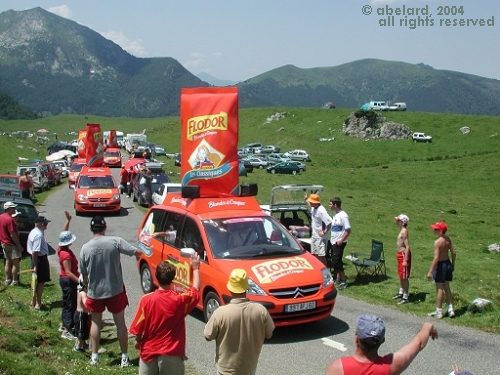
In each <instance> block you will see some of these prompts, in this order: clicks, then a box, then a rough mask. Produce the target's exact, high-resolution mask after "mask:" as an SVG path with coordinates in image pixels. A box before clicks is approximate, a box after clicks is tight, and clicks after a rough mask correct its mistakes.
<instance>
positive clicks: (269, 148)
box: [260, 145, 280, 154]
mask: <svg viewBox="0 0 500 375" xmlns="http://www.w3.org/2000/svg"><path fill="white" fill-rule="evenodd" d="M260 151H261V152H262V153H265V154H270V153H279V152H280V147H279V146H275V145H267V146H264V147H262V148H261V150H260Z"/></svg>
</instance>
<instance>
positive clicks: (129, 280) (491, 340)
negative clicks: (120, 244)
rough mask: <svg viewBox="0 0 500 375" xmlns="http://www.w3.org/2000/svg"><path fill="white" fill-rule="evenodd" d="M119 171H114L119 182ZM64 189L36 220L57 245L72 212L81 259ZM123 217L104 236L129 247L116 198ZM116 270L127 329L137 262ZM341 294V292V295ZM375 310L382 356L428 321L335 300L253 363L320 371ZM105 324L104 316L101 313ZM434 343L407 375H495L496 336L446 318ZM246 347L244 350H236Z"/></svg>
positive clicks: (128, 211)
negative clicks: (328, 310) (458, 374)
mask: <svg viewBox="0 0 500 375" xmlns="http://www.w3.org/2000/svg"><path fill="white" fill-rule="evenodd" d="M118 173H119V170H118V169H115V170H114V174H115V176H116V177H118ZM63 182H64V184H65V185H64V186H63V187H61V188H59V189H58V190H57V191H55V190H54V193H53V194H52V195H51V196H50V197H49V198H48V199H47V201H46V205H45V206H41V207H39V210H40V212H41V214H42V215H45V216H47V218H48V219H50V220H52V222H51V223H50V224H49V226H48V229H47V232H46V238H47V240H48V242H49V244H51V245H52V246H53V247H54V248H56V247H57V240H58V237H59V233H60V231H61V230H62V227H63V224H64V222H65V217H64V210H68V211H69V212H71V213H72V215H73V220H72V222H71V227H70V230H71V231H72V232H73V233H75V235H76V236H77V240H76V242H75V243H74V244H73V245H72V249H73V251H74V252H75V254H77V256H79V251H80V248H81V246H82V245H83V244H84V243H85V242H87V241H88V240H89V239H90V238H91V237H92V233H91V232H90V217H76V216H75V215H74V209H73V190H72V189H68V188H67V184H66V179H64V180H63ZM122 197H123V198H122V212H121V215H120V216H119V217H115V216H110V217H106V221H107V225H108V230H107V234H108V235H118V236H121V237H123V238H124V239H126V240H127V241H129V242H131V243H135V242H136V233H137V228H138V225H139V222H140V221H141V219H142V216H143V214H142V212H141V211H140V210H138V209H137V208H136V206H135V204H134V203H132V200H131V199H129V198H128V197H126V196H125V195H123V196H122ZM50 261H51V264H52V265H53V266H54V267H57V268H58V261H57V256H51V257H50ZM122 268H123V274H124V277H125V283H126V288H127V292H128V296H129V300H130V306H129V308H128V309H127V310H126V319H127V324H128V323H129V322H130V321H131V320H132V317H133V314H134V312H135V308H136V306H137V303H138V300H139V298H140V297H141V295H142V291H141V287H140V280H139V273H138V270H137V267H136V263H135V258H129V257H126V256H122ZM340 294H342V292H340ZM367 312H370V313H374V314H377V315H378V316H380V317H381V318H382V319H383V320H384V321H385V324H386V342H385V344H383V345H382V347H381V350H380V353H381V354H385V353H388V352H392V351H396V350H398V349H399V348H400V347H402V346H404V345H405V344H406V343H408V342H409V341H410V340H411V338H412V337H413V336H414V335H415V334H416V333H417V332H418V331H419V329H420V328H421V326H422V324H423V323H424V322H425V321H426V319H423V318H421V317H418V316H415V315H412V314H407V313H401V312H399V311H398V310H397V309H396V308H394V309H393V308H386V307H381V306H376V305H371V304H367V303H365V302H361V301H357V300H354V299H351V298H347V297H343V296H341V295H340V296H339V297H338V298H337V302H336V306H335V309H334V310H333V313H332V316H330V317H329V318H327V319H325V320H323V321H321V322H318V323H313V324H307V325H302V326H295V327H289V328H278V329H276V331H275V333H274V336H273V338H272V339H271V340H268V341H266V343H265V345H264V347H263V350H262V353H261V356H260V361H259V367H258V373H260V374H281V373H287V374H292V375H293V374H324V370H325V368H326V366H327V365H328V364H329V363H330V361H332V360H333V359H336V358H338V357H340V356H343V355H349V354H351V353H353V351H354V329H355V319H356V317H357V316H358V315H361V314H363V313H367ZM105 318H108V319H110V316H105ZM434 323H435V326H436V327H437V330H438V333H439V338H438V340H436V341H430V342H429V344H428V345H427V347H426V348H425V349H424V350H423V351H422V352H421V353H420V354H419V355H418V356H417V358H416V359H415V360H414V361H413V363H412V364H411V365H410V367H409V368H408V370H407V371H406V372H405V374H410V375H413V374H414V375H421V374H431V375H432V374H436V375H438V374H442V375H448V374H449V373H450V371H451V365H452V364H458V365H459V366H460V367H461V369H462V370H467V371H470V372H471V373H472V374H474V375H479V374H480V375H498V374H500V361H499V359H498V353H500V336H496V335H490V334H486V333H483V332H479V331H475V330H472V329H467V328H460V327H456V326H453V325H450V324H448V323H447V322H446V319H443V320H440V321H434ZM186 325H187V355H188V357H189V363H190V364H191V365H192V366H194V367H195V368H196V370H197V371H199V372H200V374H213V373H214V372H215V371H214V357H215V344H214V343H213V342H206V341H205V339H204V338H203V328H204V322H203V315H202V314H201V312H199V311H195V312H194V313H193V314H191V315H190V316H189V317H188V318H187V321H186ZM242 350H244V348H243V349H242Z"/></svg>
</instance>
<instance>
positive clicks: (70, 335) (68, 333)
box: [61, 331, 76, 341]
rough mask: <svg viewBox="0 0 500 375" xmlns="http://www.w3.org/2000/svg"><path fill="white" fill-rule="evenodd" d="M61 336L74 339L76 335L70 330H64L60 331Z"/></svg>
mask: <svg viewBox="0 0 500 375" xmlns="http://www.w3.org/2000/svg"><path fill="white" fill-rule="evenodd" d="M61 337H62V338H63V339H68V340H73V341H75V340H76V337H75V336H74V335H73V334H72V333H71V332H68V331H64V332H63V333H61Z"/></svg>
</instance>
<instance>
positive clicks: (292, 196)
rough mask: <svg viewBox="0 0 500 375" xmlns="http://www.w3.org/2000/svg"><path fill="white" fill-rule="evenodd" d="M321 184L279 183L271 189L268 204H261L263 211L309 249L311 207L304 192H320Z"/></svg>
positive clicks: (321, 189)
mask: <svg viewBox="0 0 500 375" xmlns="http://www.w3.org/2000/svg"><path fill="white" fill-rule="evenodd" d="M322 191H323V186H322V185H298V184H290V185H279V186H275V187H273V188H272V189H271V200H270V202H269V205H261V208H262V209H263V211H264V212H266V213H268V214H269V215H272V216H273V217H274V218H275V219H276V220H279V222H280V223H281V224H283V226H285V228H286V229H288V230H289V231H290V233H292V234H293V235H294V236H295V237H296V238H297V240H298V241H299V242H300V243H301V245H302V246H303V247H304V248H305V249H306V250H310V249H311V208H310V207H309V205H308V204H307V203H306V201H305V200H304V193H308V194H312V193H313V194H321V192H322Z"/></svg>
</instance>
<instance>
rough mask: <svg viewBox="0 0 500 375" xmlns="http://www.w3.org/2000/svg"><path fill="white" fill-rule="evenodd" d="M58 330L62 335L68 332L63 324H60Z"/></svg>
mask: <svg viewBox="0 0 500 375" xmlns="http://www.w3.org/2000/svg"><path fill="white" fill-rule="evenodd" d="M57 330H58V331H59V332H61V333H62V332H66V330H65V329H64V327H63V325H62V323H61V324H59V328H58V329H57Z"/></svg>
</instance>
